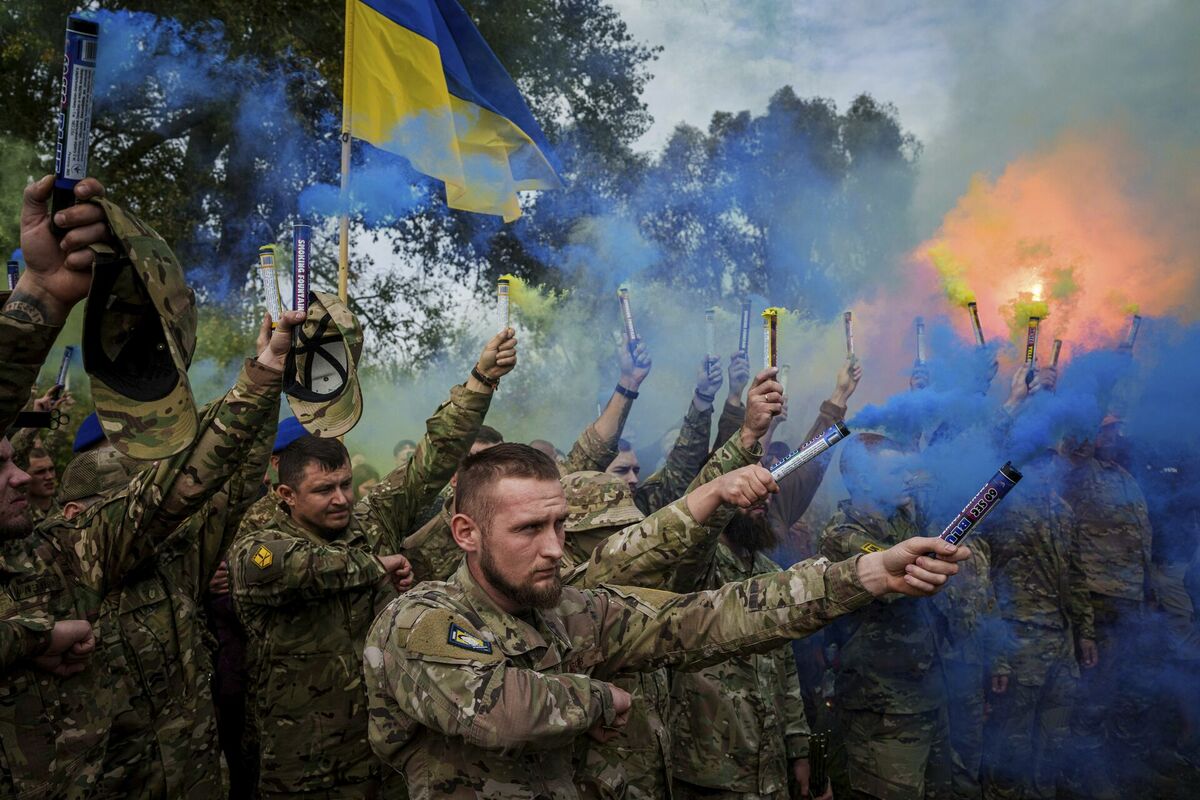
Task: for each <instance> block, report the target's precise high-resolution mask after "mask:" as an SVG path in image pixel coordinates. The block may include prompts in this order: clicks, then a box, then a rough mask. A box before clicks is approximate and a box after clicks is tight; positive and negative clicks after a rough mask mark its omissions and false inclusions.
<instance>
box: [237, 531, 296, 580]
mask: <svg viewBox="0 0 1200 800" xmlns="http://www.w3.org/2000/svg"><path fill="white" fill-rule="evenodd" d="M287 547H288V543H287V542H286V541H284V540H282V539H274V540H268V541H258V542H249V543H248V544H247V546H246V550H245V551H244V552H245V556H244V558H245V561H244V562H242V563H243V564H244V565H245V566H244V568H243V569H242V570H241V572H242V580H243V581H244V582H245V583H266V582H268V581H272V580H274V579H275V578H278V577H279V576H280V575H282V574H283V558H284V556H285V555H286V554H287Z"/></svg>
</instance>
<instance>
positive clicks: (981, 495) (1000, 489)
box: [938, 461, 1021, 544]
mask: <svg viewBox="0 0 1200 800" xmlns="http://www.w3.org/2000/svg"><path fill="white" fill-rule="evenodd" d="M1020 480H1021V473H1020V472H1018V471H1017V468H1016V467H1014V466H1013V465H1012V462H1011V461H1009V462H1007V463H1006V464H1005V465H1004V466H1003V467H1001V468H1000V469H999V470H997V471H996V474H995V475H993V476H992V479H991V480H990V481H988V482H987V483H985V484H984V485H983V488H982V489H980V490H979V491H978V492H977V493H976V494H975V496H974V497H972V498H971V502H969V503H967V506H966V508H964V509H963V510H962V511H960V512H958V516H957V517H955V518H954V521H953V522H951V523H950V524H949V525H947V526H946V529H945V530H944V531H942V533H941V535H940V536H938V538H939V539H941V540H943V541H946V542H949V543H950V544H962V543H963V540H964V539H966V538H967V536H968V535H969V534H970V533H971V532H972V531H974V530H975V529H976V528H977V527H979V523H981V522H983V520H984V517H986V516H987V515H988V514H990V513H992V511H993V510H994V509H995V508H996V506H998V505H1000V501H1001V500H1003V499H1004V497H1005V495H1007V494H1008V493H1009V491H1010V490H1011V489H1012V488H1013V487H1014V486H1016V485H1017V483H1018V482H1019V481H1020Z"/></svg>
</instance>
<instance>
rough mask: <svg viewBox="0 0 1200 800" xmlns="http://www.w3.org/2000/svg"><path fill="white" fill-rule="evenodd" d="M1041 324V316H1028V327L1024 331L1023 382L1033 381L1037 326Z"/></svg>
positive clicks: (1035, 361) (1035, 362) (1035, 363)
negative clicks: (1024, 371) (1024, 370)
mask: <svg viewBox="0 0 1200 800" xmlns="http://www.w3.org/2000/svg"><path fill="white" fill-rule="evenodd" d="M1041 324H1042V318H1041V317H1030V318H1029V327H1028V328H1027V329H1026V332H1025V368H1026V373H1025V383H1026V384H1029V383H1033V370H1034V368H1035V367H1036V366H1037V345H1038V327H1039V326H1040V325H1041Z"/></svg>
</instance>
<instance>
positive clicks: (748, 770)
mask: <svg viewBox="0 0 1200 800" xmlns="http://www.w3.org/2000/svg"><path fill="white" fill-rule="evenodd" d="M778 572H779V566H778V565H777V564H776V563H775V562H773V561H771V559H769V558H767V557H766V556H765V555H763V554H762V553H756V554H755V555H754V556H753V558H751V559H750V561H749V562H747V561H745V560H743V559H741V558H739V557H738V556H737V555H735V554H734V552H733V551H732V550H731V549H729V547H728V546H726V545H725V544H721V545H720V546H719V547H718V548H717V553H716V558H715V559H714V561H713V563H712V568H711V570H710V571H709V574H708V578H707V581H706V584H707V586H708V587H710V588H717V587H719V586H723V585H725V584H727V583H735V582H742V581H745V580H748V579H750V578H752V577H754V576H755V575H769V574H772V573H778ZM860 613H861V612H860ZM669 727H670V730H671V731H672V733H673V735H674V738H675V742H674V749H673V750H672V751H671V761H672V767H673V769H674V774H675V777H676V778H678V779H681V780H686V781H687V782H688V783H693V784H697V785H699V786H708V787H712V788H714V789H723V790H725V791H727V792H746V793H750V794H757V795H765V796H770V795H772V794H773V793H776V792H778V793H784V792H786V791H787V789H788V777H789V775H790V774H791V769H790V766H791V762H792V761H793V760H795V759H797V758H806V757H807V756H808V736H809V728H808V721H807V720H806V719H805V718H804V700H803V698H802V697H801V696H800V680H799V677H798V676H797V674H796V659H795V658H794V657H793V655H792V648H791V644H790V643H788V644H785V645H783V646H780V647H776V648H775V649H773V650H771V651H769V652H766V653H760V654H756V655H739V656H737V657H735V658H731V659H729V660H728V661H724V662H722V663H720V664H714V665H713V666H710V667H705V668H704V669H702V670H700V671H699V672H677V673H675V675H674V679H673V681H672V684H671V712H670V717H669Z"/></svg>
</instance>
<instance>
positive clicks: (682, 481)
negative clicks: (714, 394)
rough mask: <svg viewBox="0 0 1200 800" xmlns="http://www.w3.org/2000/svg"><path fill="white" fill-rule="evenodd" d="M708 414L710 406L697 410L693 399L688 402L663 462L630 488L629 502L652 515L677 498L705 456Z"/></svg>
mask: <svg viewBox="0 0 1200 800" xmlns="http://www.w3.org/2000/svg"><path fill="white" fill-rule="evenodd" d="M712 414H713V412H712V406H711V405H709V406H708V407H707V408H705V409H698V408H696V404H695V402H689V403H688V410H687V414H686V415H684V418H683V425H682V426H681V427H680V429H679V436H678V437H677V438H676V439H675V444H674V445H673V446H672V447H671V451H670V452H669V453H667V460H666V463H664V464H663V465H662V467H661V468H659V469H658V470H656V471H655V472H654V474H653V475H651V476H650V477H648V478H646V480H644V481H642V482H641V483H639V484H638V486H637V489H636V490H635V491H634V494H633V502H634V503H636V504H637V507H638V509H639V510H640V511H641V512H642V513H643V514H653V513H654V512H655V511H658V510H659V509H660V508H662V507H663V506H665V505H667V504H668V503H671V502H674V501H675V500H678V499H679V498H680V497H682V496H683V494H684V492H686V491H687V487H688V484H690V483H691V482H692V479H694V478H695V477H696V475H697V473H699V472H700V468H701V467H703V466H704V461H705V459H706V458H707V457H708V450H709V444H708V443H709V439H710V438H711V436H712Z"/></svg>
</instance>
